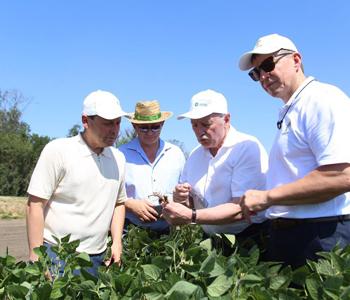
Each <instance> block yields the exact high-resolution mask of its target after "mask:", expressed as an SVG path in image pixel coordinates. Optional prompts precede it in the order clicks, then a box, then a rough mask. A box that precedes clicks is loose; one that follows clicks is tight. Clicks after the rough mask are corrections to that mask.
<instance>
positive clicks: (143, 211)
mask: <svg viewBox="0 0 350 300" xmlns="http://www.w3.org/2000/svg"><path fill="white" fill-rule="evenodd" d="M126 207H127V209H128V210H130V211H131V212H133V213H134V214H135V215H136V216H137V217H138V218H139V219H140V220H141V221H142V222H154V221H157V219H158V216H159V215H158V212H157V211H156V210H155V208H154V206H153V204H152V203H151V202H149V201H148V200H145V199H128V200H127V202H126Z"/></svg>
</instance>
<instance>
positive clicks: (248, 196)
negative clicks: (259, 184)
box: [239, 190, 269, 223]
mask: <svg viewBox="0 0 350 300" xmlns="http://www.w3.org/2000/svg"><path fill="white" fill-rule="evenodd" d="M239 205H240V206H241V209H242V214H243V217H244V218H245V219H246V220H247V221H248V222H249V223H251V216H252V215H254V214H255V213H256V212H259V211H262V210H264V209H266V208H268V207H269V204H268V191H258V190H248V191H246V192H245V193H244V195H243V196H242V197H241V199H240V200H239Z"/></svg>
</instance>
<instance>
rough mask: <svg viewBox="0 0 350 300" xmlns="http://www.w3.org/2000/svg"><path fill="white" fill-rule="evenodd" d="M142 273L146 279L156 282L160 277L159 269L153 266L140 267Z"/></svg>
mask: <svg viewBox="0 0 350 300" xmlns="http://www.w3.org/2000/svg"><path fill="white" fill-rule="evenodd" d="M141 267H142V269H143V272H144V273H145V275H146V278H147V279H152V280H158V279H159V278H160V275H161V269H159V268H158V267H157V266H155V265H142V266H141Z"/></svg>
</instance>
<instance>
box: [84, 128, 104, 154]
mask: <svg viewBox="0 0 350 300" xmlns="http://www.w3.org/2000/svg"><path fill="white" fill-rule="evenodd" d="M81 137H82V138H83V140H84V142H85V144H86V145H88V147H89V148H90V149H91V151H93V152H95V153H96V154H101V153H102V151H103V147H99V146H97V143H95V142H94V141H93V139H92V138H90V136H89V134H88V133H87V132H86V131H84V132H82V133H81Z"/></svg>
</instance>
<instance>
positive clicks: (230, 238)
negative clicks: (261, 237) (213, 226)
mask: <svg viewBox="0 0 350 300" xmlns="http://www.w3.org/2000/svg"><path fill="white" fill-rule="evenodd" d="M223 236H224V237H225V238H226V239H227V240H228V241H229V242H230V244H231V248H232V247H233V246H234V245H235V244H236V236H235V235H234V234H226V233H224V234H223Z"/></svg>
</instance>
